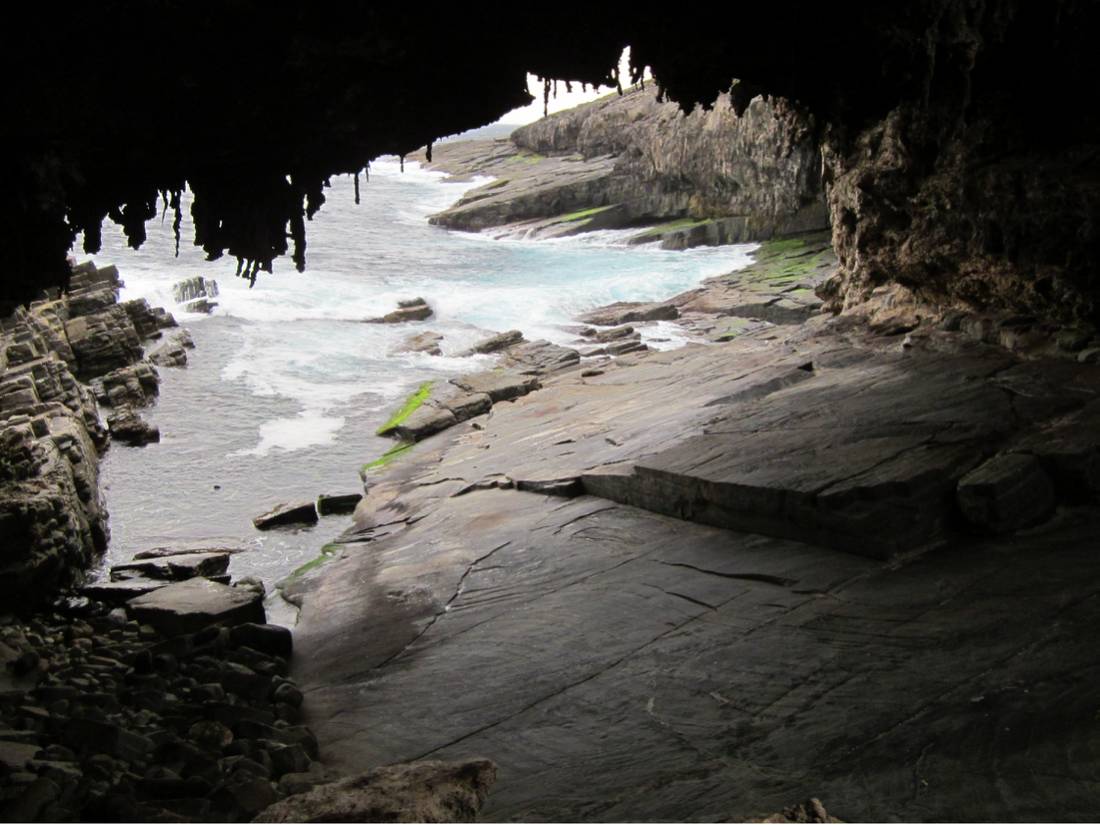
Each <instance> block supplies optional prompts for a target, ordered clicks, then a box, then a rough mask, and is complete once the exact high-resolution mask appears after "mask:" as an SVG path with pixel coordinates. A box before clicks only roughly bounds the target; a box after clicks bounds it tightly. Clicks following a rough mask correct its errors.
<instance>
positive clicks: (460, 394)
mask: <svg viewBox="0 0 1100 825" xmlns="http://www.w3.org/2000/svg"><path fill="white" fill-rule="evenodd" d="M429 403H431V404H433V405H434V406H436V407H446V408H447V409H448V410H450V411H451V412H452V413H454V417H455V421H456V422H457V421H466V420H468V419H470V418H473V417H474V416H477V415H484V414H485V413H487V412H489V410H490V409H492V406H493V402H492V399H490V398H489V396H488V395H486V394H485V393H483V392H475V393H470V392H465V391H461V390H459V391H456V392H452V393H450V394H448V395H444V396H443V397H441V398H433V399H431V401H430V402H429Z"/></svg>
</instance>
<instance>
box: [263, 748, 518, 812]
mask: <svg viewBox="0 0 1100 825" xmlns="http://www.w3.org/2000/svg"><path fill="white" fill-rule="evenodd" d="M495 781H496V765H494V764H493V763H492V762H490V761H489V760H487V759H477V760H471V761H468V762H435V761H426V762H410V763H407V764H399V765H388V766H385V767H381V768H375V769H373V770H370V771H367V772H366V773H364V774H362V775H360V776H354V777H349V778H347V779H341V780H339V781H338V782H333V783H331V784H327V785H319V786H317V787H314V788H313V789H312V790H310V791H307V792H306V793H302V794H297V795H295V796H291V797H288V798H287V799H284V800H283V801H281V802H277V803H276V804H274V805H272V806H271V807H270V808H268V809H267V810H265V811H264V812H263V813H261V814H260V815H259V816H258V817H256V819H255V820H254V821H256V822H473V821H475V819H476V817H477V813H478V811H479V810H480V809H481V806H482V804H483V803H484V801H485V797H486V796H487V795H488V793H489V789H490V788H491V787H492V785H493V783H494V782H495Z"/></svg>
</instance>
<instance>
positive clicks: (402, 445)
mask: <svg viewBox="0 0 1100 825" xmlns="http://www.w3.org/2000/svg"><path fill="white" fill-rule="evenodd" d="M412 447H413V442H412V441H401V442H399V443H398V444H395V445H394V446H392V447H390V448H389V449H388V450H386V452H384V453H383V454H382V455H381V456H379V457H378V458H376V459H375V460H374V461H369V462H367V463H366V464H364V465H363V466H362V467H361V468H360V469H359V475H360V476H361V477H362V478H366V476H367V475H368V474H369V473H372V472H374V471H375V470H381V469H382V468H383V467H386V466H388V465H389V464H391V463H393V462H394V461H396V460H397V459H398V458H400V457H401V456H403V455H404V454H405V453H407V452H408V451H409V450H411V449H412Z"/></svg>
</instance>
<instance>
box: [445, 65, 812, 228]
mask: <svg viewBox="0 0 1100 825" xmlns="http://www.w3.org/2000/svg"><path fill="white" fill-rule="evenodd" d="M505 144H506V142H505V141H499V140H498V141H481V142H479V143H478V146H479V147H480V149H475V147H465V146H462V145H461V144H460V143H445V144H443V145H441V146H440V147H438V148H437V149H436V150H435V152H434V154H433V159H432V162H431V164H430V166H431V167H432V168H436V169H442V170H444V171H448V172H452V173H456V172H457V173H461V174H472V173H473V174H491V175H495V176H497V179H496V180H494V181H493V182H491V183H489V184H487V185H485V186H482V187H479V188H477V189H474V190H472V191H470V192H468V193H466V195H465V196H464V197H463V198H462V199H461V200H459V202H458V203H456V204H455V205H454V206H452V207H450V208H449V209H447V210H446V211H444V212H442V213H440V214H438V215H435V216H433V218H432V219H431V220H432V222H433V223H438V224H440V225H443V226H448V227H452V228H459V229H482V228H486V227H493V226H499V225H509V224H510V225H512V227H511V229H512V231H514V232H524V233H525V234H551V235H553V234H573V233H576V232H580V231H585V230H589V229H606V228H614V227H621V226H637V225H645V224H650V225H653V224H655V226H653V227H652V228H651V229H649V230H648V231H647V232H644V233H641V234H639V235H638V237H637V240H638V241H640V242H647V241H654V240H662V241H663V243H664V245H665V246H666V247H669V248H682V247H685V246H696V245H700V244H718V243H739V242H744V241H752V240H761V239H766V238H770V237H772V236H774V235H782V234H789V233H792V232H806V231H810V230H815V229H824V228H826V227H827V226H828V216H827V215H826V211H825V202H824V196H823V194H822V189H821V180H820V168H821V160H820V156H819V152H818V148H817V144H816V142H815V139H814V126H813V119H812V118H811V117H809V116H808V115H806V114H805V113H801V112H799V111H797V110H796V109H795V107H793V106H792V105H791V104H789V103H787V102H786V101H783V100H767V99H765V98H762V97H761V98H756V99H755V100H753V101H752V103H751V104H750V105H749V106H748V108H747V109H746V110H745V111H744V112H743V113H741V115H737V114H736V113H735V112H734V111H733V109H732V108H731V106H730V105H729V100H728V98H727V97H726V96H720V97H719V98H718V101H717V102H716V103H715V105H714V106H713V107H712V108H710V109H709V110H704V109H702V108H698V109H696V110H695V111H693V112H692V113H691V114H689V115H684V113H683V112H681V111H680V108H679V107H678V106H677V105H675V104H673V103H668V102H665V103H661V102H659V101H658V99H657V90H656V89H655V88H654V87H652V86H649V87H646V88H640V87H639V88H634V89H631V90H630V91H628V92H626V93H625V94H624V95H622V96H619V95H615V94H612V95H610V96H608V97H606V98H603V99H601V100H598V101H595V102H593V103H588V104H584V105H582V106H578V107H576V108H575V109H570V110H568V111H566V112H560V113H558V114H554V115H550V116H549V117H546V118H543V119H541V120H538V121H536V122H535V123H532V124H530V125H529V126H523V127H521V128H519V129H517V130H516V131H515V132H513V133H512V135H511V138H510V144H511V146H512V147H514V148H513V150H512V151H511V152H509V151H508V148H507V145H505ZM479 152H480V156H479ZM546 219H552V220H546Z"/></svg>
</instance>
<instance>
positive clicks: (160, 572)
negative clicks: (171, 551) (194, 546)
mask: <svg viewBox="0 0 1100 825" xmlns="http://www.w3.org/2000/svg"><path fill="white" fill-rule="evenodd" d="M228 569H229V554H228V553H185V554H180V555H166V556H159V557H154V558H147V559H138V560H136V561H131V562H127V563H126V564H116V565H115V566H114V567H112V568H111V578H112V579H115V580H117V579H125V578H132V577H133V576H134V575H139V576H144V577H146V578H150V579H169V580H171V581H182V580H184V579H191V578H194V577H195V576H220V575H222V574H223V573H225V572H226V570H228Z"/></svg>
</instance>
